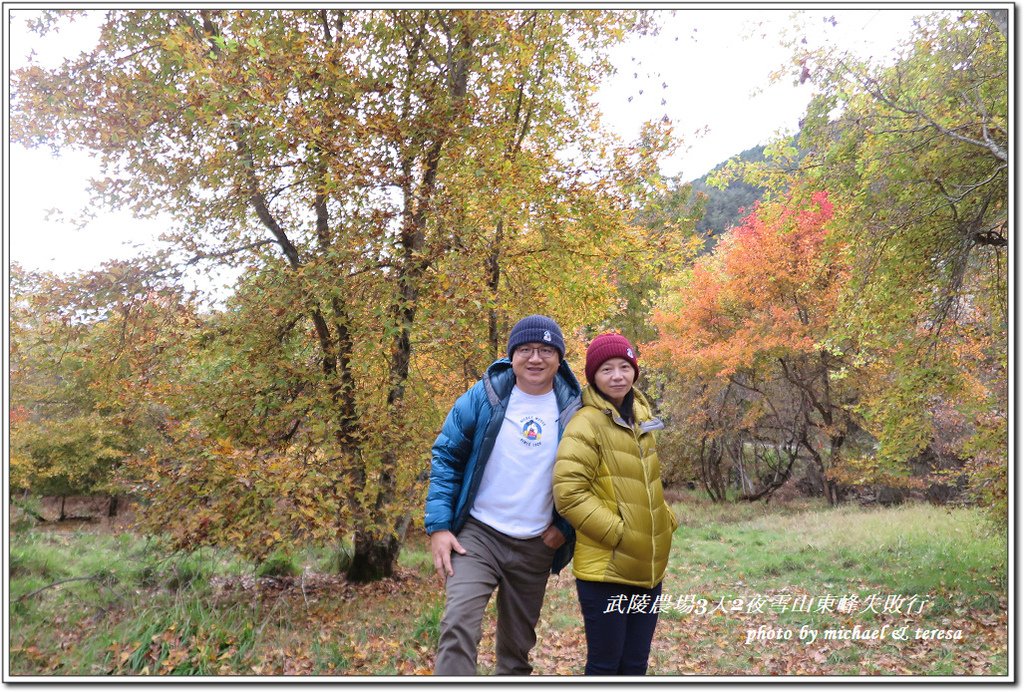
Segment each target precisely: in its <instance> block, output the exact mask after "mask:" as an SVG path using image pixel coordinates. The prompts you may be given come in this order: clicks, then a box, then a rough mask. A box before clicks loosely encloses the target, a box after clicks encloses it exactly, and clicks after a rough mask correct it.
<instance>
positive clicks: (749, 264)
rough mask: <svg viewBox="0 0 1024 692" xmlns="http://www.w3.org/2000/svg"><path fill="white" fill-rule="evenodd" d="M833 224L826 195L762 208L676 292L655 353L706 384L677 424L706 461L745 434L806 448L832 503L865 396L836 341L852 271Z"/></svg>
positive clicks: (784, 451) (662, 316)
mask: <svg viewBox="0 0 1024 692" xmlns="http://www.w3.org/2000/svg"><path fill="white" fill-rule="evenodd" d="M832 217H833V207H832V204H831V203H830V202H829V200H828V196H827V195H826V194H825V193H824V192H816V193H813V194H808V195H805V196H801V195H800V194H798V193H794V194H792V195H791V196H790V197H789V198H788V199H786V200H784V201H782V202H775V203H771V204H765V205H762V206H759V207H758V209H757V210H756V211H755V213H753V214H751V215H750V216H748V217H747V218H746V219H744V220H743V222H742V223H741V224H740V225H739V226H738V227H736V228H735V229H733V231H731V232H730V233H729V234H728V235H727V236H726V237H725V238H723V240H722V241H721V242H720V243H719V245H718V247H717V249H716V251H715V253H714V254H712V255H709V256H706V257H704V258H702V259H700V260H699V261H698V262H697V263H696V265H695V266H694V267H693V268H692V269H691V270H689V271H687V272H686V273H684V274H683V275H682V277H681V278H680V280H679V281H678V283H677V285H676V286H674V287H672V288H671V290H670V291H668V293H667V294H666V296H665V297H664V300H663V304H662V306H661V307H660V309H659V310H658V311H656V313H655V323H656V324H657V326H658V328H659V330H660V337H659V339H658V340H657V341H656V342H655V343H654V344H652V350H651V353H652V355H653V356H654V358H655V359H656V360H657V361H658V362H659V363H661V364H662V365H664V366H665V367H667V368H669V369H670V370H673V371H676V372H677V373H679V374H681V375H683V376H685V377H686V378H688V379H689V380H690V381H692V380H693V379H697V380H698V381H700V382H702V383H703V386H702V387H700V388H699V389H698V390H696V391H697V392H698V394H697V396H699V397H701V399H700V403H699V404H698V405H696V406H691V409H690V415H689V418H688V419H687V420H684V421H679V422H681V423H682V424H683V425H684V426H685V427H687V428H690V429H692V430H693V434H692V435H691V437H693V439H696V440H700V441H701V445H700V449H702V450H703V453H704V454H711V455H713V456H714V455H718V456H721V451H722V449H723V447H725V446H728V444H729V441H730V440H736V439H737V436H739V438H740V439H743V438H744V436H745V439H747V440H750V441H754V442H760V443H762V445H763V444H769V446H771V447H774V449H775V453H776V454H781V455H788V456H789V458H790V459H792V456H791V452H792V450H793V449H794V447H795V446H796V445H798V446H799V447H802V448H803V449H804V450H805V451H806V452H807V454H809V455H810V457H811V458H812V459H813V460H814V463H815V466H816V468H817V470H818V471H819V473H820V476H821V479H822V482H823V490H824V492H825V495H826V497H827V498H828V499H829V500H830V501H833V502H834V501H835V499H836V497H835V488H834V483H833V482H832V481H831V480H829V473H830V470H831V469H832V468H834V467H836V466H838V465H839V464H840V463H841V455H842V451H843V446H844V442H845V441H846V438H847V436H848V434H849V432H850V430H851V422H852V415H853V412H852V407H853V405H854V403H855V398H854V393H853V392H852V390H851V388H850V387H849V386H848V375H849V372H848V370H847V368H848V366H849V364H850V356H851V353H850V345H849V344H836V343H832V342H831V341H830V340H829V329H830V326H831V324H832V322H833V320H834V319H835V318H836V314H835V311H836V301H837V297H838V295H839V292H840V290H841V289H842V287H843V285H844V281H845V280H846V276H847V270H846V264H845V258H844V254H843V248H842V247H837V246H834V245H832V244H830V242H829V221H830V220H831V219H832ZM692 394H693V391H691V396H692ZM730 408H732V409H733V413H732V414H731V415H728V416H723V415H722V412H723V411H725V410H727V409H730ZM743 447H744V445H743V444H742V443H741V444H740V445H739V449H738V450H737V452H736V456H737V457H738V458H737V459H734V461H738V462H739V463H740V464H742V459H743V455H744V450H743ZM755 447H756V445H755ZM786 471H788V467H786V468H785V470H784V472H786Z"/></svg>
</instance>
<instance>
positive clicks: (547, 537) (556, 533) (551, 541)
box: [540, 524, 565, 550]
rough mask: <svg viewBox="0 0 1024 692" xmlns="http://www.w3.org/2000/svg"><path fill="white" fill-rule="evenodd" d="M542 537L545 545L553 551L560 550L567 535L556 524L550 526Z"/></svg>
mask: <svg viewBox="0 0 1024 692" xmlns="http://www.w3.org/2000/svg"><path fill="white" fill-rule="evenodd" d="M540 537H541V540H543V541H544V545H546V546H547V547H549V548H551V549H552V550H558V549H559V548H561V547H562V545H563V544H564V543H565V534H564V533H562V532H561V530H559V528H558V527H557V526H555V525H554V524H550V525H549V526H548V527H547V528H546V529H544V533H542V534H541V535H540Z"/></svg>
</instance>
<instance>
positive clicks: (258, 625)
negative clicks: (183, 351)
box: [8, 495, 1009, 680]
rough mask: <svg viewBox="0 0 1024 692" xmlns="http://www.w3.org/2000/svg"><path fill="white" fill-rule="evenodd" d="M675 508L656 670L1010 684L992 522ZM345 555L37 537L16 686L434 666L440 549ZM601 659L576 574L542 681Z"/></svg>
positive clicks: (543, 628) (100, 532)
mask: <svg viewBox="0 0 1024 692" xmlns="http://www.w3.org/2000/svg"><path fill="white" fill-rule="evenodd" d="M675 509H676V512H677V514H678V515H679V516H680V518H681V520H682V526H681V527H680V528H679V530H678V531H677V532H676V535H675V538H674V541H673V547H672V556H671V560H670V565H669V572H668V574H667V576H666V578H665V582H664V589H663V595H664V598H663V600H662V603H661V604H660V605H661V608H662V615H661V619H660V621H659V625H658V631H657V633H656V634H655V641H654V647H653V651H652V655H651V667H650V670H649V674H651V675H674V676H777V675H793V676H796V675H809V676H852V675H871V676H908V675H910V676H988V677H1000V676H1007V675H1008V674H1009V670H1008V667H1009V663H1008V656H1007V638H1008V631H1007V628H1008V622H1007V594H1008V582H1007V541H1006V537H1005V535H1004V534H1003V532H1001V531H1000V530H998V529H994V528H993V527H992V526H991V525H990V524H988V523H987V522H986V521H985V520H984V518H983V516H982V514H981V513H980V512H979V511H977V510H973V509H960V508H958V509H945V508H941V507H933V506H930V505H906V506H902V507H896V508H864V507H859V506H856V505H848V506H843V507H839V508H836V509H828V508H825V507H822V506H821V505H818V504H815V503H811V502H807V501H803V502H794V503H790V504H787V505H779V506H776V505H769V506H765V505H763V504H728V505H713V504H711V503H709V502H707V501H706V500H703V499H701V498H700V497H698V496H697V495H692V496H687V497H685V498H684V499H683V501H681V502H680V503H678V504H677V505H675ZM336 552H337V551H336V550H331V549H328V548H320V549H317V550H312V549H311V550H308V551H305V552H303V553H301V554H298V555H295V556H293V557H291V558H290V559H291V560H292V562H293V563H294V564H292V565H291V567H292V568H294V570H295V571H297V572H298V574H297V576H285V577H257V576H256V572H255V571H254V569H253V566H252V565H250V564H247V563H245V562H244V561H241V560H239V559H237V558H236V557H234V556H232V555H231V554H229V553H227V552H224V551H215V550H211V549H204V550H202V551H199V552H197V553H193V554H189V555H183V554H175V555H168V554H167V552H166V551H165V549H164V546H163V544H162V543H161V541H159V540H158V539H146V538H141V537H138V536H136V535H134V534H132V533H131V532H123V531H111V530H110V529H109V528H108V527H104V526H103V525H89V526H83V527H81V528H79V529H78V530H75V531H54V530H52V529H50V530H44V529H42V528H39V527H36V528H31V527H29V528H19V529H17V530H14V531H12V534H11V540H10V556H9V559H10V596H11V608H10V613H11V621H10V632H9V636H10V643H11V649H10V651H9V654H8V655H9V656H10V662H9V667H10V672H11V675H12V676H14V677H13V678H12V679H14V680H17V676H50V675H76V676H106V675H202V676H238V675H247V676H251V675H331V676H343V675H345V676H347V675H363V676H380V675H424V674H429V672H430V670H431V668H432V665H433V656H434V647H435V643H436V638H437V631H438V623H439V621H440V618H441V614H442V610H443V594H442V593H441V590H440V588H439V586H438V585H437V583H436V582H435V581H434V580H433V576H432V570H431V561H430V559H429V556H428V554H427V551H426V544H425V541H423V540H422V538H420V537H419V536H417V537H413V538H411V539H410V541H409V542H408V543H407V545H406V546H405V548H404V549H403V552H402V557H401V558H400V565H401V567H400V570H399V575H398V577H396V578H395V579H392V580H388V581H385V582H381V583H377V584H369V585H352V584H348V583H347V582H345V580H344V578H343V577H340V576H338V575H337V574H335V573H333V572H332V570H331V569H330V565H331V564H332V560H334V559H335V558H334V555H336ZM281 559H282V560H283V559H284V558H281ZM285 571H287V570H285ZM492 607H493V604H492ZM486 622H487V626H486V628H485V633H484V639H483V642H482V643H481V653H480V669H481V672H484V673H487V672H490V671H492V670H493V663H494V658H493V630H494V628H493V617H489V618H488V619H487V620H486ZM801 635H803V636H802V637H801ZM939 637H942V638H939ZM946 637H948V638H946ZM585 653H586V651H585V644H584V639H583V628H582V624H581V622H580V616H579V611H578V608H577V605H576V596H575V586H574V581H573V578H572V576H571V574H568V573H567V572H566V573H563V574H561V575H559V576H558V577H555V578H553V579H552V580H551V582H550V584H549V589H548V597H547V600H546V602H545V606H544V611H543V613H542V617H541V623H540V625H539V626H538V644H537V647H536V648H535V650H534V654H533V660H534V666H535V673H536V674H540V675H579V674H580V673H581V672H582V669H583V662H584V660H585Z"/></svg>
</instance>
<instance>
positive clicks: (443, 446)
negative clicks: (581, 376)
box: [423, 358, 581, 572]
mask: <svg viewBox="0 0 1024 692" xmlns="http://www.w3.org/2000/svg"><path fill="white" fill-rule="evenodd" d="M515 383H516V377H515V374H514V373H513V372H512V361H510V360H509V359H508V358H501V359H499V360H496V361H494V362H493V363H492V364H491V366H490V367H489V368H487V372H485V373H484V376H483V377H481V378H480V381H479V382H477V383H476V384H475V385H473V386H472V387H470V389H469V391H468V392H466V393H465V394H463V395H462V396H460V397H459V399H458V401H456V402H455V405H454V406H453V407H452V410H451V411H449V412H448V417H447V418H446V419H445V421H444V425H443V426H442V427H441V434H440V435H438V436H437V440H436V441H435V442H434V447H433V449H432V450H431V452H432V459H431V462H430V489H429V490H428V491H427V507H426V516H425V518H424V521H423V523H424V526H425V527H426V530H427V533H428V534H430V533H434V532H435V531H444V530H448V531H451V532H452V533H458V532H459V530H461V529H462V526H463V525H464V524H465V523H466V518H467V517H469V510H470V508H471V507H472V506H473V499H474V498H475V497H476V492H477V488H478V487H479V486H480V479H481V478H483V475H484V466H486V464H487V460H488V459H489V458H490V456H491V450H492V449H494V442H495V440H496V439H497V437H498V431H499V430H501V424H502V421H503V420H504V417H505V407H506V406H508V400H509V397H511V396H512V387H513V386H514V385H515ZM554 387H555V399H556V401H557V402H558V438H559V439H561V438H562V432H563V431H564V430H565V426H566V425H567V424H568V423H569V419H570V418H572V415H573V414H574V413H576V411H578V410H579V408H580V404H581V399H580V384H579V382H577V380H576V376H575V375H573V374H572V370H570V369H569V365H568V364H567V363H566V362H565V361H564V360H563V361H562V362H561V364H559V366H558V372H557V373H556V374H555V384H554ZM553 514H554V516H553V522H554V524H555V526H557V527H558V528H559V530H560V531H561V532H562V533H563V534H565V544H564V545H563V546H562V547H561V548H559V549H558V550H557V551H556V552H555V558H554V561H553V562H552V565H551V571H552V572H558V571H559V570H560V569H562V568H563V567H565V566H566V565H567V564H568V563H569V560H571V559H572V553H573V547H574V545H575V543H576V534H575V532H574V531H573V528H572V527H571V526H570V525H569V523H568V522H567V521H566V520H565V519H563V518H562V517H561V516H560V515H559V514H558V513H556V512H553Z"/></svg>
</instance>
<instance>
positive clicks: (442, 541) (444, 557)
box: [430, 531, 466, 586]
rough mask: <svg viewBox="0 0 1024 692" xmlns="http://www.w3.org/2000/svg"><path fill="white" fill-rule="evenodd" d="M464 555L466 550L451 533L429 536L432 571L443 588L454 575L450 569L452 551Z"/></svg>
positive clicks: (444, 532)
mask: <svg viewBox="0 0 1024 692" xmlns="http://www.w3.org/2000/svg"><path fill="white" fill-rule="evenodd" d="M453 550H454V551H455V552H457V553H458V554H459V555H465V554H466V550H465V549H464V548H463V547H462V546H461V545H459V539H457V538H456V537H455V534H454V533H452V532H451V531H435V532H434V533H432V534H430V552H431V553H432V554H433V555H434V571H435V572H437V578H438V579H439V580H440V581H441V586H444V582H445V580H446V579H447V578H448V577H450V576H452V575H454V574H455V570H453V569H452V551H453Z"/></svg>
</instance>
